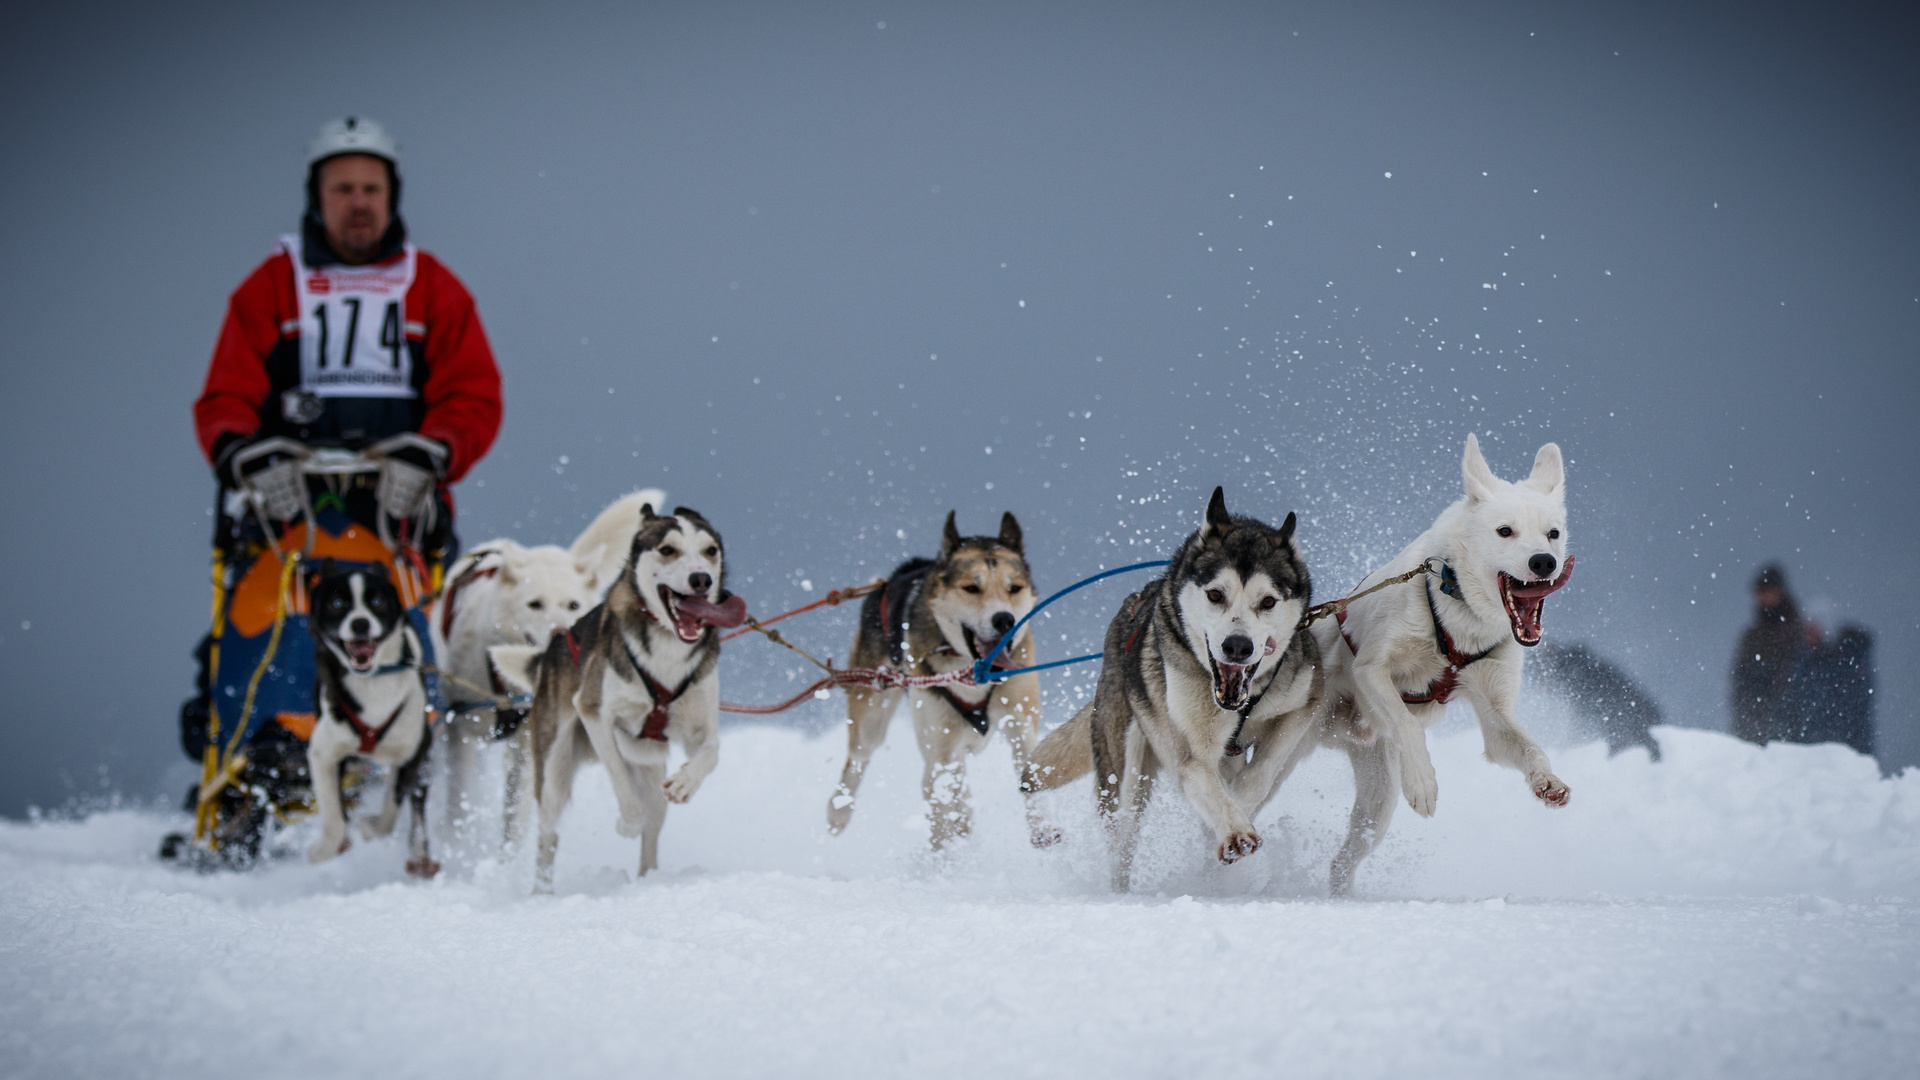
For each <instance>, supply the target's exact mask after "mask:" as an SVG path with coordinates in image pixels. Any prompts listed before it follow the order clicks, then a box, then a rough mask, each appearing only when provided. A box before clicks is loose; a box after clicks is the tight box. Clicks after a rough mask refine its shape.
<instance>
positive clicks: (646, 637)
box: [490, 505, 747, 889]
mask: <svg viewBox="0 0 1920 1080" xmlns="http://www.w3.org/2000/svg"><path fill="white" fill-rule="evenodd" d="M725 571H726V562H725V555H724V549H723V547H722V544H721V540H720V534H719V533H718V532H716V531H715V530H714V528H713V526H712V525H710V524H708V523H707V520H706V519H705V518H703V517H701V516H700V515H699V514H698V513H695V512H694V511H692V510H688V509H686V508H685V507H679V508H677V509H675V510H674V512H673V514H672V516H670V517H661V516H658V515H656V514H655V513H654V512H653V507H652V506H651V505H646V506H642V507H641V508H640V528H639V531H638V532H637V533H635V534H634V537H633V543H632V546H631V547H630V548H629V550H628V553H627V559H626V563H625V565H624V566H623V567H622V568H621V570H620V572H619V575H618V576H617V577H616V578H615V579H614V582H613V585H612V587H611V588H609V589H608V590H607V598H606V599H605V600H604V601H602V602H601V603H600V604H599V605H598V606H597V607H595V608H593V610H591V611H589V612H587V613H586V614H585V615H583V616H581V617H580V619H579V620H578V621H577V622H575V623H574V624H573V626H572V628H570V629H568V630H566V631H564V632H562V633H558V634H555V635H554V636H553V638H552V640H551V641H549V642H548V643H547V644H545V645H543V646H539V647H533V646H525V645H498V646H495V647H494V648H493V649H492V650H490V655H491V656H492V657H493V663H494V667H495V669H496V670H498V672H499V673H500V675H501V677H502V678H503V679H504V680H505V681H506V682H507V683H508V684H509V685H511V686H513V687H516V688H518V689H521V690H522V691H524V692H528V693H531V694H533V707H532V713H531V716H530V717H529V723H530V726H531V728H532V732H533V740H532V742H533V785H534V790H533V796H534V804H535V806H537V807H538V810H539V820H540V850H539V856H538V862H537V864H536V867H537V869H536V874H537V878H536V884H537V886H538V887H539V888H542V889H547V888H551V887H552V883H553V857H554V853H555V852H556V851H557V850H558V849H559V846H560V834H559V824H560V814H561V812H562V811H564V810H565V809H566V807H567V803H568V801H569V800H570V799H571V798H572V796H573V779H574V774H575V772H576V771H577V770H578V769H579V767H580V765H581V763H582V762H584V761H587V760H590V759H592V758H596V757H597V758H598V759H599V760H600V761H601V762H603V763H604V764H605V765H606V767H607V775H608V776H609V777H610V778H611V779H612V782H613V794H614V798H615V800H616V801H617V802H618V803H619V806H620V819H619V822H618V825H617V828H618V830H619V833H620V835H621V836H625V837H628V838H632V837H636V836H637V837H639V838H640V873H642V874H645V873H646V872H647V871H649V870H652V869H655V868H656V867H658V866H659V865H660V827H661V826H662V825H663V824H665V822H666V817H667V804H668V803H683V802H686V801H687V800H688V799H690V798H692V797H693V794H694V792H696V791H698V790H699V788H700V784H701V782H702V781H704V780H705V779H706V778H707V775H708V774H709V773H711V772H713V768H714V766H715V765H717V764H718V763H719V760H720V688H719V679H718V676H717V669H718V667H719V663H720V637H719V635H718V634H717V633H716V632H715V630H716V628H727V627H734V626H739V625H740V624H741V623H743V622H745V621H746V617H747V606H746V602H745V601H744V600H741V599H740V598H739V597H737V596H733V595H732V594H730V593H728V592H727V589H726V584H725V582H726V577H725ZM668 740H672V741H674V742H677V743H679V744H680V746H681V748H682V749H684V750H685V751H686V755H687V760H686V763H685V764H683V765H681V766H680V768H679V769H678V770H676V771H675V772H674V774H673V775H672V776H668V775H667V744H668Z"/></svg>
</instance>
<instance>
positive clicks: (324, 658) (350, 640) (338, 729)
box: [307, 559, 440, 877]
mask: <svg viewBox="0 0 1920 1080" xmlns="http://www.w3.org/2000/svg"><path fill="white" fill-rule="evenodd" d="M307 596H308V616H307V622H308V625H309V627H310V628H311V629H312V632H313V640H314V680H313V697H314V711H315V713H316V714H318V715H317V718H316V719H315V721H314V725H313V738H312V739H311V740H309V741H308V743H307V768H308V770H309V771H310V772H311V774H312V776H313V797H314V803H315V809H316V812H317V813H318V814H319V817H320V830H321V832H320V839H319V840H318V841H316V842H315V843H314V845H313V846H312V847H310V848H308V849H307V860H308V861H309V862H316V863H321V862H326V861H327V860H328V859H331V858H333V857H334V856H335V855H338V854H340V853H341V852H342V851H345V850H346V849H347V846H348V844H349V843H350V842H351V841H350V840H349V839H348V837H347V812H346V806H345V804H344V803H343V801H342V800H341V796H340V776H341V773H342V771H343V770H344V768H345V766H346V763H347V759H349V758H354V757H363V758H369V759H371V760H373V761H375V762H378V763H379V764H382V765H386V766H388V767H390V768H392V769H394V770H395V771H394V777H393V782H392V783H390V784H388V785H387V795H386V802H385V805H383V806H382V807H381V809H380V816H379V817H378V818H377V819H375V820H374V821H372V822H369V823H363V825H362V831H363V833H364V834H365V835H366V836H367V837H368V838H373V837H379V836H386V835H388V834H389V833H391V832H393V825H394V821H395V819H396V818H398V816H399V813H400V796H401V794H402V793H403V792H404V793H405V794H406V796H407V799H408V801H409V803H410V804H411V808H412V811H413V820H412V825H411V827H410V829H409V830H408V835H407V873H409V874H412V875H414V876H416V877H432V876H433V875H434V874H435V873H437V872H439V870H440V864H439V863H436V862H434V861H433V858H432V856H431V855H430V854H429V853H428V850H427V774H426V768H425V766H426V763H427V749H428V747H430V746H431V745H432V744H433V740H431V739H429V738H428V737H427V689H426V684H425V682H423V681H422V678H421V674H420V658H421V648H420V639H419V638H418V637H417V636H416V635H415V634H414V631H413V627H412V626H411V625H410V624H409V623H408V622H407V614H406V608H405V606H404V605H403V604H401V602H400V593H399V591H398V590H396V589H395V588H394V586H393V582H392V580H390V579H389V578H388V577H387V574H386V572H385V570H384V569H382V568H381V567H378V566H373V567H363V568H349V567H336V566H335V565H334V563H333V561H332V560H331V559H329V560H327V561H326V562H324V563H322V564H321V566H320V569H319V570H318V571H317V572H315V573H314V574H313V575H312V576H310V577H309V578H308V579H307Z"/></svg>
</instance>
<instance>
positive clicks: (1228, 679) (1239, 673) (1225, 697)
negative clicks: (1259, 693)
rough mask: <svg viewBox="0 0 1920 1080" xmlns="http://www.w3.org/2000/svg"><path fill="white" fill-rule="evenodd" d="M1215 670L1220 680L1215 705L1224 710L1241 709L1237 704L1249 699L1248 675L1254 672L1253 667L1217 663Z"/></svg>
mask: <svg viewBox="0 0 1920 1080" xmlns="http://www.w3.org/2000/svg"><path fill="white" fill-rule="evenodd" d="M1214 670H1215V672H1217V676H1216V677H1217V680H1218V682H1217V684H1216V685H1215V687H1214V695H1215V697H1214V701H1215V704H1217V705H1219V706H1220V707H1221V708H1223V709H1237V708H1239V707H1240V706H1239V705H1238V704H1237V703H1238V702H1242V701H1245V700H1246V698H1247V673H1248V672H1249V671H1252V670H1253V665H1251V664H1220V663H1216V664H1214ZM1229 702H1234V703H1236V704H1228V703H1229Z"/></svg>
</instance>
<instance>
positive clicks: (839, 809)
mask: <svg viewBox="0 0 1920 1080" xmlns="http://www.w3.org/2000/svg"><path fill="white" fill-rule="evenodd" d="M852 820H853V796H852V795H849V794H848V793H847V789H846V788H835V789H834V792H833V797H832V798H830V799H828V800H827V831H828V832H829V833H832V834H833V835H834V836H839V835H840V834H841V833H843V832H845V831H846V830H847V825H848V823H849V822H851V821H852Z"/></svg>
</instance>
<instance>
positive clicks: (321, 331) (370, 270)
mask: <svg viewBox="0 0 1920 1080" xmlns="http://www.w3.org/2000/svg"><path fill="white" fill-rule="evenodd" d="M280 242H281V244H283V245H284V246H285V247H286V249H287V254H288V256H289V257H291V258H292V259H293V291H294V296H295V297H296V298H297V299H298V301H299V304H300V389H301V390H302V391H303V392H305V393H308V394H313V395H315V396H318V397H397V398H410V397H414V396H416V392H415V390H414V387H413V357H412V355H411V354H410V353H408V352H407V329H406V328H407V289H408V288H409V287H410V286H412V284H413V270H414V250H413V245H412V244H408V245H406V248H405V254H404V255H403V256H402V257H401V259H400V260H399V261H398V262H393V263H388V264H386V265H383V266H323V267H319V268H314V267H309V266H305V265H303V264H302V263H301V261H300V241H299V239H298V238H297V237H292V236H285V237H281V239H280Z"/></svg>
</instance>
